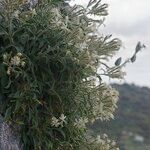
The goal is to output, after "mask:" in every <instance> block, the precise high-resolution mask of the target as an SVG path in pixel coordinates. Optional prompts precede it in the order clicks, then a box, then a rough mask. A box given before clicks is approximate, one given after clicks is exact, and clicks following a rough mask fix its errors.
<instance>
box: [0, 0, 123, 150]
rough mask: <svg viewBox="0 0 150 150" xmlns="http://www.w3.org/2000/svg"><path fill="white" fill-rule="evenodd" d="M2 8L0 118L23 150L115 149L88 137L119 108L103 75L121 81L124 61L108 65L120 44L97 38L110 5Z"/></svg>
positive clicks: (16, 4)
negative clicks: (90, 130)
mask: <svg viewBox="0 0 150 150" xmlns="http://www.w3.org/2000/svg"><path fill="white" fill-rule="evenodd" d="M1 3H2V5H1V6H2V8H3V11H1V14H0V21H1V24H0V93H1V97H2V98H1V106H0V108H1V109H0V113H1V114H2V115H3V116H4V117H5V120H7V121H8V122H11V123H12V124H13V125H14V126H17V127H18V126H19V133H20V135H21V140H22V143H23V144H24V149H25V150H28V149H35V150H36V149H37V150H40V149H45V150H48V149H52V150H55V149H56V150H71V149H74V150H75V149H76V150H79V149H83V146H84V149H100V150H107V149H111V148H112V147H111V146H113V147H114V148H112V149H114V150H117V149H118V148H115V147H116V144H114V142H113V144H112V143H111V141H110V142H109V140H107V139H106V138H107V137H104V138H103V139H100V137H99V140H98V141H99V142H98V143H97V142H96V141H97V140H94V139H93V140H91V139H90V140H89V138H87V135H86V131H87V129H86V124H87V123H93V122H94V121H95V120H97V119H101V120H102V121H103V120H109V119H111V118H114V116H113V113H114V111H115V108H116V107H117V106H116V103H117V100H118V93H117V92H116V91H115V90H114V89H113V88H111V87H110V86H109V85H107V84H105V83H104V82H103V80H102V76H103V75H104V76H109V77H112V78H122V77H123V76H124V73H122V72H121V67H122V65H120V64H121V62H120V63H119V64H118V65H116V66H114V67H109V66H108V65H107V64H106V60H108V59H109V58H111V57H112V56H113V55H114V54H115V53H116V51H118V50H119V48H120V46H121V42H120V40H119V39H112V38H111V36H103V35H101V34H99V33H98V27H99V26H101V25H103V21H104V16H106V15H107V4H102V3H101V0H99V1H96V0H91V1H90V2H89V4H88V6H87V8H84V7H83V6H73V7H70V6H69V5H68V4H67V3H65V2H63V1H62V2H60V1H59V0H56V1H48V0H43V1H42V2H39V3H38V5H37V6H36V7H35V8H33V6H31V7H30V8H29V6H30V5H28V4H27V3H26V2H24V1H23V0H22V1H21V0H17V1H16V0H9V1H2V2H1ZM92 16H95V17H94V19H93V17H92ZM95 18H96V19H95ZM98 70H99V71H98ZM104 141H106V142H104ZM93 143H94V146H93ZM96 143H97V144H98V145H99V146H96ZM89 146H90V147H91V148H89Z"/></svg>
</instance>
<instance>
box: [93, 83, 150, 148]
mask: <svg viewBox="0 0 150 150" xmlns="http://www.w3.org/2000/svg"><path fill="white" fill-rule="evenodd" d="M113 87H114V88H116V89H117V90H118V91H119V93H120V100H119V102H118V109H117V111H116V115H115V120H113V121H110V122H105V123H102V122H101V121H97V122H96V123H95V124H94V125H92V126H91V127H90V128H91V129H92V131H94V133H95V134H98V133H102V132H106V133H107V134H108V135H110V136H112V137H119V138H118V139H117V140H118V141H119V143H120V145H121V150H150V89H149V88H147V87H138V86H135V85H133V84H132V85H129V84H123V85H118V84H114V85H113Z"/></svg>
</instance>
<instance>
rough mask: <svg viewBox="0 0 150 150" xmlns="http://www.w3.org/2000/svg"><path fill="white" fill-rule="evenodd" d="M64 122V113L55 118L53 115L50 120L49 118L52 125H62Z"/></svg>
mask: <svg viewBox="0 0 150 150" xmlns="http://www.w3.org/2000/svg"><path fill="white" fill-rule="evenodd" d="M64 123H65V124H66V123H67V121H66V116H65V115H64V114H61V115H60V117H59V118H58V119H57V118H56V117H55V116H53V117H52V120H51V125H52V126H53V127H56V128H58V127H60V126H61V127H63V126H64Z"/></svg>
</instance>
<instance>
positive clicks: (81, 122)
mask: <svg viewBox="0 0 150 150" xmlns="http://www.w3.org/2000/svg"><path fill="white" fill-rule="evenodd" d="M87 123H88V118H85V117H84V118H83V117H81V118H79V119H76V120H75V123H74V126H75V127H77V128H79V129H85V128H86V124H87Z"/></svg>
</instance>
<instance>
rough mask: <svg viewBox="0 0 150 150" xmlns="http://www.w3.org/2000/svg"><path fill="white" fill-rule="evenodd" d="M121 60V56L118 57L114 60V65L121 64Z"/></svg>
mask: <svg viewBox="0 0 150 150" xmlns="http://www.w3.org/2000/svg"><path fill="white" fill-rule="evenodd" d="M121 61H122V58H121V57H120V58H118V59H117V60H116V62H115V65H116V66H119V65H120V64H121Z"/></svg>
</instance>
